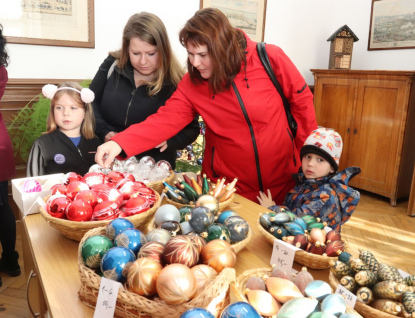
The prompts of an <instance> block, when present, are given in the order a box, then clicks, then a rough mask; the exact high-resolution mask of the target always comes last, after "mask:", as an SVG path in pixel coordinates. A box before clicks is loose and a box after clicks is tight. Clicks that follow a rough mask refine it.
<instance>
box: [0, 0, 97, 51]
mask: <svg viewBox="0 0 415 318" xmlns="http://www.w3.org/2000/svg"><path fill="white" fill-rule="evenodd" d="M1 11H3V12H2V13H0V21H1V23H2V25H3V29H4V30H3V32H4V33H3V34H4V35H5V37H6V39H7V42H8V43H17V44H29V45H50V46H67V47H80V48H94V47H95V27H94V24H95V21H94V0H67V1H57V0H42V1H37V0H36V1H35V0H21V1H12V2H11V3H10V4H8V5H7V6H4V8H2V10H1Z"/></svg>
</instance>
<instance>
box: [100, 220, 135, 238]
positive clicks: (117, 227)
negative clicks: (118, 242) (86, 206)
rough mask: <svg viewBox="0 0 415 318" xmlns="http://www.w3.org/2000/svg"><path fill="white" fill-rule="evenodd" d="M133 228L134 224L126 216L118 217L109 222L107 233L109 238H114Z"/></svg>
mask: <svg viewBox="0 0 415 318" xmlns="http://www.w3.org/2000/svg"><path fill="white" fill-rule="evenodd" d="M133 228H134V224H133V223H132V222H131V221H129V220H127V219H124V218H118V219H115V220H113V221H111V222H110V223H108V225H107V227H106V229H105V233H106V235H107V237H108V238H109V239H111V240H113V239H115V237H116V236H117V235H118V234H120V233H121V232H124V231H125V230H128V229H133Z"/></svg>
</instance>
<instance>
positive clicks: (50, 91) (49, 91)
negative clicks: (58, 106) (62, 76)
mask: <svg viewBox="0 0 415 318" xmlns="http://www.w3.org/2000/svg"><path fill="white" fill-rule="evenodd" d="M57 90H58V87H57V86H56V85H52V84H46V85H45V86H43V87H42V94H43V96H45V97H46V98H49V99H52V98H53V96H55V93H56V91H57Z"/></svg>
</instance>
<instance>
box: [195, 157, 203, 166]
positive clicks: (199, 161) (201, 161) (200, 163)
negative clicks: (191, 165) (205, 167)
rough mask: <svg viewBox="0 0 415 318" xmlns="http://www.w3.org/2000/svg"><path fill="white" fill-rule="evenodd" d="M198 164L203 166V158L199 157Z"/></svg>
mask: <svg viewBox="0 0 415 318" xmlns="http://www.w3.org/2000/svg"><path fill="white" fill-rule="evenodd" d="M196 162H197V164H198V165H199V166H201V165H202V163H203V158H199V159H197V161H196Z"/></svg>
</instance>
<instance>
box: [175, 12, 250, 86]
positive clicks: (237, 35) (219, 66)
mask: <svg viewBox="0 0 415 318" xmlns="http://www.w3.org/2000/svg"><path fill="white" fill-rule="evenodd" d="M179 40H180V43H181V44H182V45H183V46H184V47H186V46H187V45H188V44H189V43H190V44H192V45H194V46H199V45H206V46H207V49H208V53H209V57H210V60H211V62H212V67H213V69H212V75H211V76H210V77H209V79H208V82H209V88H210V89H211V90H212V91H213V92H214V93H219V92H223V91H225V90H227V89H229V88H230V87H231V84H232V81H233V79H234V78H235V76H236V75H237V74H238V73H239V72H240V71H241V67H242V66H244V67H245V66H246V56H245V53H244V50H245V47H246V40H245V37H244V34H243V32H242V31H241V30H238V29H235V28H234V27H232V25H231V24H230V22H229V20H228V18H227V17H226V16H225V14H223V13H222V11H220V10H219V9H216V8H205V9H201V10H199V11H197V12H196V13H195V15H194V16H193V17H192V18H190V19H189V20H188V21H187V22H186V24H185V26H184V27H183V29H182V30H181V31H180V33H179ZM187 68H188V72H189V75H190V79H191V80H192V81H193V82H196V83H197V82H199V83H201V82H203V81H204V79H203V78H202V76H201V75H200V72H199V71H198V70H197V69H196V68H194V67H192V64H191V63H190V61H189V59H187Z"/></svg>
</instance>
